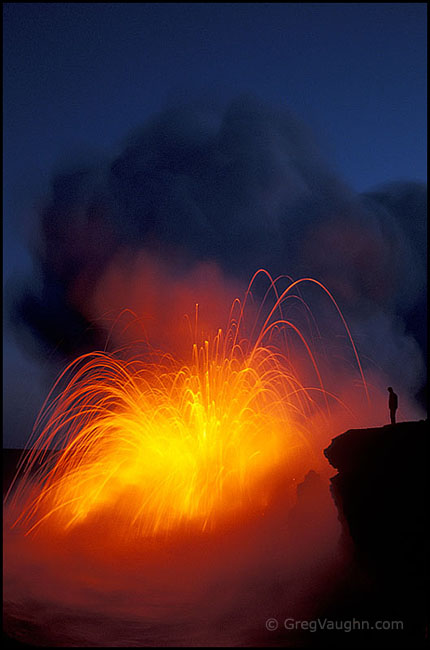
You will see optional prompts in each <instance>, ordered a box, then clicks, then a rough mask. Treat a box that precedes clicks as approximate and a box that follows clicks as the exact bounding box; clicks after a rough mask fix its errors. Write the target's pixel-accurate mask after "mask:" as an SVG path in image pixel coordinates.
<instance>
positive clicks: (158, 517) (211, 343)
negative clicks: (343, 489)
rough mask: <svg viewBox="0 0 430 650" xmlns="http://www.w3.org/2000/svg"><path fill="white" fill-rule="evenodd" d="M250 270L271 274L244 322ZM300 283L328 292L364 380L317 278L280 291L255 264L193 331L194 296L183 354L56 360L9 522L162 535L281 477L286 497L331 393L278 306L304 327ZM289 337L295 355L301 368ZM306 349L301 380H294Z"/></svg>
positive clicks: (305, 341) (191, 527)
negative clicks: (59, 365)
mask: <svg viewBox="0 0 430 650" xmlns="http://www.w3.org/2000/svg"><path fill="white" fill-rule="evenodd" d="M260 275H264V276H267V278H268V279H269V282H270V286H269V289H268V290H267V292H266V296H265V298H264V300H263V301H262V303H261V305H260V308H259V310H258V313H257V314H256V315H255V314H254V318H253V320H252V322H251V323H248V322H247V321H246V318H247V317H246V314H247V305H248V304H249V303H250V302H252V292H251V290H252V287H253V283H254V282H255V280H256V278H257V277H258V276H260ZM305 283H307V284H309V283H312V284H313V285H316V286H318V288H319V289H320V290H321V291H323V292H324V293H325V294H326V295H327V296H328V298H329V299H330V300H331V301H332V303H333V305H334V306H335V309H336V310H337V313H338V316H339V319H340V321H341V323H342V324H343V326H344V328H345V332H346V335H347V337H348V338H349V343H350V346H351V349H352V352H353V355H354V357H355V362H356V365H357V376H358V377H359V379H360V381H361V382H362V386H363V391H364V392H365V393H366V394H367V386H366V382H365V380H364V376H363V371H362V368H361V365H360V361H359V357H358V354H357V350H356V348H355V345H354V342H353V339H352V337H351V334H350V332H349V329H348V326H347V324H346V322H345V320H344V318H343V316H342V313H341V311H340V309H339V307H338V306H337V304H336V302H335V300H334V298H333V297H332V295H331V294H330V293H329V291H328V290H327V289H326V288H325V287H324V286H323V285H322V284H321V283H319V282H318V281H317V280H314V279H311V278H304V279H301V280H298V281H295V282H293V281H290V284H289V285H288V286H287V288H286V289H285V290H283V291H282V292H280V291H278V289H277V286H278V285H277V281H274V280H273V279H272V278H271V276H270V275H269V274H268V273H267V272H266V271H264V270H260V271H257V273H256V274H255V275H254V277H253V278H252V280H251V282H250V284H249V286H248V289H247V291H246V293H245V297H244V299H243V301H240V300H239V299H236V300H235V301H234V302H233V304H232V306H231V310H230V316H229V322H228V325H227V327H226V328H225V330H222V329H219V330H218V331H216V333H214V335H213V336H212V337H208V338H205V339H202V337H201V335H199V320H198V306H197V305H196V312H195V315H194V316H193V318H192V319H189V329H190V333H191V337H192V343H191V345H190V357H189V360H188V361H187V362H186V363H184V362H183V361H180V360H178V359H176V358H175V357H174V356H172V355H171V354H167V353H165V352H159V351H155V350H152V351H149V352H147V354H146V355H145V357H144V358H143V357H140V358H136V357H131V356H130V351H129V350H128V351H126V350H124V349H121V350H118V351H117V352H115V353H108V352H94V353H91V354H86V355H83V356H80V357H79V358H77V359H76V360H75V361H74V362H73V363H71V364H70V365H69V366H68V367H67V368H66V369H65V370H64V372H63V373H62V374H61V376H60V377H59V378H58V380H57V382H56V384H55V385H54V387H53V389H52V390H51V393H50V394H49V395H48V397H47V399H46V402H45V405H44V407H43V408H42V411H41V413H40V414H39V417H38V419H37V421H36V423H35V427H34V431H33V434H32V437H31V438H30V441H29V443H28V447H29V450H28V454H27V456H26V457H25V460H23V461H22V462H21V465H20V467H19V469H18V473H17V475H16V477H15V479H14V482H13V484H12V486H11V488H10V490H9V493H8V495H7V497H6V500H7V502H8V503H9V504H10V506H11V508H12V510H13V511H15V512H18V514H17V515H16V517H15V519H14V522H13V526H15V527H22V529H23V530H24V531H25V534H26V535H34V534H37V533H38V532H40V531H41V530H44V529H45V530H49V531H50V534H55V531H57V533H59V532H60V531H61V532H62V533H64V532H65V531H69V530H72V529H75V528H79V526H80V525H85V526H88V525H89V524H90V525H91V522H93V523H94V522H96V523H97V529H98V530H99V531H100V530H103V522H105V523H106V526H105V534H106V535H107V534H109V535H112V534H114V535H115V536H116V537H117V538H118V537H119V538H121V539H122V540H123V541H124V542H125V541H127V540H131V539H135V540H136V539H143V538H145V539H148V538H154V537H155V538H166V537H169V536H170V535H172V534H175V533H177V532H178V531H189V532H190V531H192V532H194V533H203V532H205V533H207V532H210V531H215V530H216V529H217V528H219V527H222V525H223V524H224V523H225V522H228V521H229V520H230V521H231V520H234V521H236V522H237V521H238V520H240V519H244V520H245V519H247V518H248V519H249V517H255V516H256V515H258V514H264V512H265V510H266V508H267V507H268V505H270V503H271V501H272V500H273V499H274V498H275V494H276V489H277V487H279V481H280V480H281V482H282V485H283V489H284V490H285V491H286V493H285V498H288V495H287V493H288V491H289V490H290V491H292V490H293V489H295V483H294V480H295V477H296V476H298V475H300V474H301V475H302V476H303V474H304V472H305V471H306V469H307V468H309V467H312V464H313V463H314V462H315V458H316V451H317V450H316V449H315V447H314V445H313V439H312V430H311V423H312V421H313V416H314V415H315V413H316V412H317V413H318V414H319V417H320V418H329V417H330V409H331V406H332V405H333V404H334V403H335V402H337V403H339V402H340V400H339V398H337V397H336V395H334V394H333V393H331V392H329V391H328V390H326V389H325V387H324V383H323V377H322V374H321V371H320V368H319V363H318V354H317V351H316V343H315V340H314V339H313V337H312V335H306V334H305V333H304V331H302V329H301V328H299V327H298V326H297V325H296V324H295V323H294V322H292V321H291V320H289V319H288V318H287V316H286V313H285V312H286V307H287V303H289V302H291V301H292V300H294V301H295V302H296V303H297V302H298V303H300V304H301V307H302V308H303V310H304V312H305V313H306V317H307V319H308V321H309V329H310V330H311V329H312V327H311V326H313V320H312V319H313V316H312V312H311V311H310V309H309V307H308V306H307V304H306V303H305V302H304V300H303V299H302V297H301V295H300V289H301V287H302V285H304V284H305ZM269 295H270V296H271V302H270V307H268V308H267V301H268V299H269ZM265 306H266V314H265V315H264V316H262V314H264V307H265ZM297 349H300V350H301V356H302V358H305V360H306V361H305V362H303V361H302V363H301V366H300V368H299V366H298V365H297V363H295V362H294V361H293V359H294V358H297V353H295V352H293V350H297ZM299 356H300V355H299ZM304 363H305V365H306V364H307V366H308V367H310V368H311V371H312V374H313V382H312V383H305V382H304V379H303V376H302V375H303V371H302V368H303V364H304ZM343 406H344V408H345V409H347V406H346V405H343ZM112 522H114V525H112ZM100 525H101V526H102V528H101V529H100Z"/></svg>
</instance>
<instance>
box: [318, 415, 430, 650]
mask: <svg viewBox="0 0 430 650" xmlns="http://www.w3.org/2000/svg"><path fill="white" fill-rule="evenodd" d="M428 434H429V430H428V422H427V421H420V422H403V423H400V424H397V425H394V426H391V425H390V426H385V427H381V428H377V429H356V430H353V429H352V430H350V431H347V432H346V433H344V434H342V435H340V436H338V437H337V438H334V439H333V440H332V442H331V444H330V446H329V447H328V448H327V449H326V450H325V452H324V453H325V456H326V457H327V459H328V460H329V462H330V463H331V465H333V467H334V468H335V469H337V470H338V473H337V474H336V475H335V476H334V477H333V478H332V479H331V490H332V495H333V498H334V500H335V503H336V505H337V508H338V512H339V519H340V521H341V523H342V526H343V531H344V534H343V539H342V545H343V549H344V550H346V555H347V556H348V557H349V558H350V560H349V565H348V568H347V570H346V574H347V575H346V577H345V579H344V584H343V589H344V594H343V597H339V594H338V598H337V602H336V603H333V604H332V607H331V609H330V608H329V609H330V612H329V613H330V614H332V615H338V616H340V617H341V618H345V617H346V616H347V617H348V616H349V617H350V618H351V619H352V618H355V619H358V618H361V619H367V620H370V621H373V622H376V621H377V620H378V621H381V620H383V621H394V620H396V621H402V630H398V629H397V630H396V631H393V630H391V631H390V630H386V631H380V632H376V631H372V632H369V633H367V634H364V633H363V632H362V631H361V632H357V633H356V634H355V636H354V635H353V637H349V639H350V641H354V643H353V645H355V646H356V647H358V646H359V645H360V643H366V642H367V641H370V640H372V642H374V643H376V646H375V647H377V646H379V647H394V646H398V647H401V646H402V645H403V644H404V643H408V644H409V645H411V646H413V647H421V645H424V642H425V638H426V634H427V632H426V629H427V628H426V609H425V604H426V587H427V575H426V574H427V561H426V554H427V548H428V539H427V524H428V520H427V507H426V506H427V501H426V494H427V490H426V487H427V477H426V473H427V438H428ZM344 641H345V638H344Z"/></svg>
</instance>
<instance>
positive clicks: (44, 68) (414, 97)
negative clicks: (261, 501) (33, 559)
mask: <svg viewBox="0 0 430 650" xmlns="http://www.w3.org/2000/svg"><path fill="white" fill-rule="evenodd" d="M426 76H427V71H426V5H425V4H424V3H411V4H406V3H397V4H390V3H388V4H382V3H381V4H379V3H366V4H358V3H340V4H331V3H319V4H312V3H310V4H308V3H301V4H296V3H291V4H282V3H281V4H271V3H259V4H247V3H244V4H235V3H226V4H206V3H201V4H188V3H185V4H175V3H173V4H157V3H145V4H127V3H122V4H92V3H89V4H80V3H77V4H72V3H65V4H60V3H54V4H36V3H34V4H33V3H24V4H14V3H6V5H4V230H3V232H4V283H5V285H4V286H5V289H6V291H5V295H6V306H8V305H9V302H8V301H9V297H10V295H11V294H13V292H14V290H15V286H16V283H17V282H18V283H19V282H20V281H21V279H22V278H23V277H24V276H26V275H28V274H29V273H32V271H31V269H32V261H31V253H30V250H29V244H31V242H32V241H33V238H34V235H35V233H36V231H37V223H38V217H37V207H38V205H39V204H40V202H41V200H42V199H43V197H44V196H45V195H46V193H47V192H48V191H49V184H50V180H51V177H52V174H53V172H54V171H55V170H58V169H61V168H63V167H64V166H65V165H67V164H68V163H70V162H71V161H73V162H76V161H80V160H93V159H97V158H99V157H114V156H115V155H117V153H118V151H120V150H121V148H122V146H123V142H124V138H125V137H126V136H127V135H128V134H129V133H130V131H132V130H133V129H135V128H137V127H139V126H140V125H142V124H143V123H144V122H145V121H146V120H148V118H150V117H151V116H152V115H154V114H157V113H159V111H161V110H162V109H164V108H165V107H166V106H172V105H176V104H177V103H180V102H184V101H189V100H196V101H203V102H206V103H210V104H212V105H216V106H220V107H225V106H226V105H227V104H229V102H231V101H232V100H234V99H235V98H236V97H237V96H239V95H240V94H241V93H251V94H253V95H255V96H257V97H258V98H259V99H261V100H262V101H263V102H267V103H268V104H269V105H271V106H275V107H276V106H281V107H286V108H288V109H289V110H291V111H292V113H293V114H294V115H296V116H297V117H298V118H299V119H300V120H302V121H303V122H304V123H305V124H306V125H307V127H309V128H310V129H311V131H312V132H313V133H314V135H315V137H316V140H317V141H318V143H319V146H320V149H321V151H322V152H323V155H324V158H325V160H326V161H327V163H328V165H329V166H330V168H331V169H333V170H334V172H335V173H336V175H337V177H338V178H340V179H341V180H342V181H343V182H344V183H345V184H346V185H347V186H349V187H350V188H351V189H352V190H354V191H355V192H364V191H367V190H370V189H372V188H375V187H377V186H379V185H381V184H383V183H386V182H388V181H389V182H393V181H414V182H424V181H425V179H426V112H427V105H426ZM5 323H6V327H5V339H4V341H5V342H4V350H5V362H4V363H5V367H4V372H5V382H4V385H5V407H6V408H5V429H4V430H5V437H4V444H5V446H19V445H21V444H23V443H24V442H25V440H26V439H27V437H28V435H29V433H30V431H29V427H31V425H32V422H33V421H34V418H35V415H36V414H37V411H38V409H39V407H40V405H41V400H42V399H43V398H44V396H45V394H46V391H47V388H48V386H49V384H50V381H52V377H53V376H55V373H54V375H52V370H49V369H50V368H51V365H50V364H51V361H50V358H49V355H48V356H47V357H46V358H45V359H44V360H42V361H41V360H40V359H39V360H35V359H34V358H31V357H30V356H28V354H27V353H26V351H25V346H24V347H23V346H21V345H20V343H19V342H18V341H17V340H16V338H15V333H14V327H13V325H11V324H10V323H9V320H8V309H5ZM59 367H60V366H57V369H58V368H59Z"/></svg>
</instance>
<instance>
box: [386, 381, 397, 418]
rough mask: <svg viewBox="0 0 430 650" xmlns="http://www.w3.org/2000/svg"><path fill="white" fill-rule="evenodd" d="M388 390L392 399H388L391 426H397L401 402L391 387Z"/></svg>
mask: <svg viewBox="0 0 430 650" xmlns="http://www.w3.org/2000/svg"><path fill="white" fill-rule="evenodd" d="M387 390H388V392H389V393H390V397H389V398H388V408H389V409H390V418H391V424H396V411H397V407H398V405H399V400H398V398H397V395H396V393H395V392H394V391H393V389H392V388H391V386H389V387H388V388H387Z"/></svg>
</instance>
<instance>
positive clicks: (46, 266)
mask: <svg viewBox="0 0 430 650" xmlns="http://www.w3.org/2000/svg"><path fill="white" fill-rule="evenodd" d="M369 155H371V153H369ZM426 201H427V192H426V187H425V186H423V185H420V184H417V183H396V184H391V185H387V186H385V187H383V188H380V189H378V190H375V191H372V192H370V193H367V194H365V195H358V194H356V193H354V192H353V191H352V190H350V189H349V188H348V187H347V186H346V185H345V184H344V183H343V182H342V181H341V180H340V179H339V178H337V177H336V175H335V174H334V173H332V172H331V171H330V169H329V168H328V166H327V165H326V163H325V162H324V160H323V158H322V156H321V155H320V153H319V151H318V148H317V146H316V144H315V142H314V139H313V138H312V136H311V134H310V133H309V131H308V130H307V128H306V127H305V126H304V125H303V124H301V123H300V121H299V120H298V119H297V118H296V117H294V116H293V115H291V114H290V113H289V112H288V111H286V110H275V109H273V108H270V107H268V106H266V105H264V104H263V103H261V102H259V101H257V100H256V99H254V98H250V97H241V98H239V99H237V100H236V101H233V102H232V103H231V104H230V105H229V106H228V107H227V108H226V109H225V110H215V109H208V108H207V107H206V108H202V107H200V106H185V105H183V106H178V107H175V108H169V109H166V110H165V111H163V112H162V113H160V114H159V115H156V116H154V117H153V118H152V119H151V120H149V121H148V122H147V123H146V124H145V125H144V126H143V127H142V128H141V129H140V130H139V131H137V132H135V133H133V135H132V136H130V137H129V139H128V141H127V142H126V144H125V145H124V147H123V150H122V151H120V152H119V153H118V154H117V155H116V156H113V158H112V159H111V160H105V161H103V162H100V163H98V164H94V163H92V164H89V165H88V166H87V167H84V166H82V165H79V167H75V168H73V167H71V168H70V170H69V171H68V172H66V173H64V172H63V173H58V174H56V175H55V176H54V178H53V180H52V185H51V192H50V196H49V197H47V199H46V203H45V205H44V207H43V208H42V209H41V211H40V232H39V240H38V241H37V242H36V243H33V247H34V250H35V267H36V271H37V273H36V277H37V279H36V281H35V280H34V279H31V280H30V281H29V282H28V284H27V285H26V286H25V287H24V288H20V289H19V291H17V292H16V294H15V300H14V305H13V309H12V319H13V321H14V325H15V326H16V327H17V328H18V329H20V331H21V332H23V331H25V330H27V329H28V328H30V329H31V331H32V333H33V334H34V335H35V339H36V340H37V341H38V344H39V346H42V349H43V351H44V352H45V353H46V351H49V352H52V350H55V351H56V353H57V354H58V355H60V356H61V357H62V358H66V359H68V358H72V357H74V356H75V355H76V354H78V353H80V352H83V351H87V350H91V349H94V348H100V347H104V346H105V343H106V332H107V325H106V322H105V321H104V319H103V318H104V316H105V315H106V314H108V313H111V312H114V311H115V310H118V309H121V308H131V309H135V310H136V311H137V312H138V313H139V315H140V316H142V315H144V313H147V314H150V312H151V313H152V315H150V317H149V320H148V319H147V323H146V324H147V325H149V324H150V321H151V318H152V323H153V327H152V330H151V327H150V329H149V334H150V335H153V336H154V337H157V336H158V339H159V340H157V343H160V345H167V343H166V341H167V342H168V340H169V338H171V336H170V335H168V334H166V335H164V334H165V333H163V332H161V330H160V320H161V313H164V314H166V313H168V314H169V318H170V320H171V321H172V320H173V321H174V320H176V319H178V318H179V317H180V312H181V310H182V309H183V308H184V306H185V307H186V308H187V309H189V305H191V313H192V304H193V301H196V300H197V301H200V300H203V302H204V294H205V286H206V285H209V284H212V285H213V284H216V285H217V287H218V289H217V291H216V292H217V295H218V297H219V301H218V302H219V303H221V301H222V300H224V299H225V298H226V296H228V297H229V298H230V295H231V294H234V295H240V293H241V291H239V290H238V288H239V287H246V284H247V282H248V280H249V279H250V277H251V275H252V274H253V273H254V271H255V270H256V269H258V268H260V267H264V268H267V269H268V270H269V271H270V272H271V274H272V275H273V276H274V277H275V276H277V275H278V274H289V275H292V276H294V277H295V278H299V277H302V276H311V277H315V278H317V279H318V280H320V281H321V282H323V283H324V284H325V285H326V286H327V287H328V288H329V289H330V291H331V292H332V293H333V294H334V296H335V297H336V299H337V301H338V303H339V305H340V306H341V308H342V310H343V312H344V314H345V316H346V317H347V319H348V320H349V323H350V325H351V328H352V330H353V334H354V336H355V338H356V341H357V344H358V347H359V350H360V353H361V355H362V358H363V361H364V364H365V365H366V364H367V365H368V366H369V367H370V368H371V369H372V370H373V369H375V368H377V369H378V370H379V371H381V372H382V375H383V376H384V380H385V377H389V378H390V383H392V384H393V385H396V386H401V387H402V388H403V390H405V391H406V390H407V391H408V392H409V393H410V394H411V395H413V394H414V393H416V392H417V391H418V390H419V389H420V388H421V387H422V384H423V381H424V379H423V377H424V364H423V351H424V346H425V331H426V324H425V311H426V303H425V287H426V251H425V244H424V242H425V241H426V239H425V234H426ZM150 259H151V260H153V262H154V264H155V266H154V264H153V265H152V266H151V268H150V267H149V266H148V260H150ZM151 269H152V270H151ZM154 269H156V271H157V272H156V273H155V271H154ZM151 274H152V275H151ZM215 276H216V280H214V278H215ZM205 278H206V280H205ZM178 284H179V285H180V286H181V287H182V288H184V287H188V288H189V290H188V294H187V295H186V298H185V299H184V300H181V301H179V302H177V303H175V301H174V298H173V296H174V295H177V291H176V292H175V291H173V290H171V291H170V293H169V289H168V287H169V286H170V287H171V286H173V285H174V286H176V288H177V287H178ZM222 286H224V287H229V288H228V289H225V288H224V289H223V288H222ZM113 288H115V290H114V289H113ZM184 290H185V289H184ZM185 293H186V291H185ZM181 295H182V296H183V295H184V291H182V293H181ZM233 297H234V296H233ZM221 299H222V300H221ZM229 304H230V300H228V306H229ZM172 306H173V307H172ZM168 310H170V312H169V311H168ZM218 315H219V316H220V312H218V311H216V310H215V314H214V320H216V319H217V318H218ZM220 317H221V316H220ZM164 320H165V321H166V322H167V320H168V319H164ZM223 324H224V323H221V325H223ZM215 325H216V326H218V323H215ZM381 381H382V380H381Z"/></svg>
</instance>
